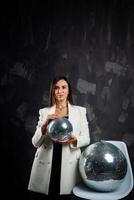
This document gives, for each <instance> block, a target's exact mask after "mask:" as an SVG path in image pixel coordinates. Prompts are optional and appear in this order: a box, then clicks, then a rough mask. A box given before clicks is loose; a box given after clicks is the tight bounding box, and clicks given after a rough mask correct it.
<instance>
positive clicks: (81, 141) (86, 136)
mask: <svg viewBox="0 0 134 200" xmlns="http://www.w3.org/2000/svg"><path fill="white" fill-rule="evenodd" d="M78 109H79V114H80V124H78V126H80V132H79V134H77V142H76V143H71V144H70V147H71V148H80V147H84V146H86V145H88V144H89V143H90V133H89V127H88V121H87V116H86V108H84V107H79V108H78Z"/></svg>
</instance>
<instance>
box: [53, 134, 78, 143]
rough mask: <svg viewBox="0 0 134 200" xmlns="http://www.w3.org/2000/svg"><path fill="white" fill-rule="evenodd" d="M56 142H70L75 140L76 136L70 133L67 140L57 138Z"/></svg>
mask: <svg viewBox="0 0 134 200" xmlns="http://www.w3.org/2000/svg"><path fill="white" fill-rule="evenodd" d="M56 142H57V143H59V144H70V143H75V142H77V138H76V136H75V135H70V136H69V137H68V139H67V140H57V141H56Z"/></svg>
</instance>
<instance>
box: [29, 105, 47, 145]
mask: <svg viewBox="0 0 134 200" xmlns="http://www.w3.org/2000/svg"><path fill="white" fill-rule="evenodd" d="M47 113H48V112H47V108H44V109H40V110H39V120H38V123H37V126H36V130H35V133H34V135H33V137H32V144H33V145H34V146H35V147H40V146H41V145H42V144H43V143H44V141H45V140H48V136H47V135H42V131H41V127H42V125H43V124H44V123H45V120H46V117H47Z"/></svg>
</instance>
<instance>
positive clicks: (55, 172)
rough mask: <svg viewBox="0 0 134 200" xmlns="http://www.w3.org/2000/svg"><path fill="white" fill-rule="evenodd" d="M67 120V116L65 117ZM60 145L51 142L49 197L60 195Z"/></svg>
mask: <svg viewBox="0 0 134 200" xmlns="http://www.w3.org/2000/svg"><path fill="white" fill-rule="evenodd" d="M65 117H66V118H68V116H65ZM61 159H62V144H59V143H55V142H53V159H52V169H51V178H50V184H49V195H53V196H55V197H56V196H57V195H59V194H60V174H61Z"/></svg>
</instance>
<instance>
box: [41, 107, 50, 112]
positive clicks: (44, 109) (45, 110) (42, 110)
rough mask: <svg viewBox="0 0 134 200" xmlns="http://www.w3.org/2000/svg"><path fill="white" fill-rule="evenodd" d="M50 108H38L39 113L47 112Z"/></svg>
mask: <svg viewBox="0 0 134 200" xmlns="http://www.w3.org/2000/svg"><path fill="white" fill-rule="evenodd" d="M50 108H51V107H48V106H46V107H43V108H40V109H39V113H43V112H47V111H49V110H50Z"/></svg>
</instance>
